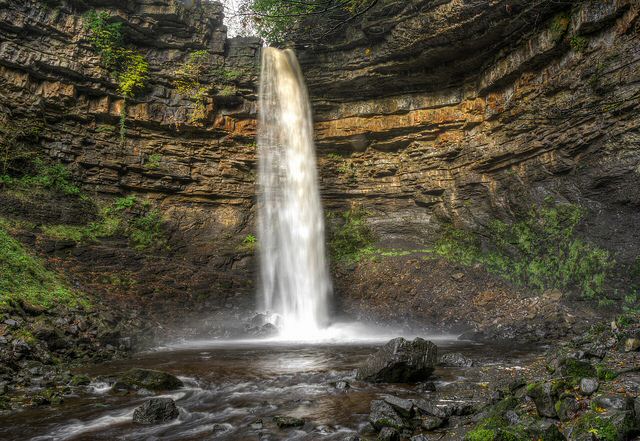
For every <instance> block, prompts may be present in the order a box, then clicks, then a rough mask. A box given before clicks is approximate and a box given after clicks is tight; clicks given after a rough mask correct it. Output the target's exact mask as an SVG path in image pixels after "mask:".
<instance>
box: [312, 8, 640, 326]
mask: <svg viewBox="0 0 640 441" xmlns="http://www.w3.org/2000/svg"><path fill="white" fill-rule="evenodd" d="M639 12H640V9H639V5H638V3H637V2H633V1H624V0H606V1H574V2H570V1H568V2H555V1H544V0H540V1H534V2H531V1H493V2H475V1H470V2H466V1H455V0H452V1H411V2H406V3H405V2H391V3H389V2H383V3H379V4H377V5H376V6H375V8H374V9H372V11H371V12H370V13H368V14H367V15H365V16H364V17H362V18H359V19H358V20H356V21H354V22H353V23H352V24H351V25H350V26H349V28H348V29H346V30H345V31H343V32H342V33H340V34H338V35H336V36H335V37H334V39H333V40H331V42H330V43H325V44H319V43H318V44H315V45H313V44H312V45H311V46H310V47H309V48H307V49H305V48H302V49H301V55H300V57H301V63H302V66H303V70H304V72H305V76H306V78H307V81H308V84H309V87H310V93H311V96H312V99H313V101H314V108H315V111H316V129H317V144H318V148H319V150H320V152H321V153H320V156H321V157H322V158H323V159H322V160H321V161H320V166H321V173H322V186H323V195H324V199H325V201H326V205H327V206H328V207H329V208H331V209H337V210H345V209H348V208H349V207H351V206H354V205H360V206H362V207H365V208H366V209H367V211H368V212H369V214H370V216H369V218H368V223H369V224H370V225H371V226H372V228H373V229H374V230H375V232H376V233H377V234H378V238H379V240H380V243H382V244H383V245H387V246H391V247H396V248H397V247H398V245H399V244H404V246H405V247H408V248H414V249H415V248H420V247H423V246H425V245H426V244H429V243H432V242H433V241H434V239H435V238H437V237H439V236H440V235H441V232H442V228H443V226H447V225H453V226H455V227H457V228H464V229H468V230H472V231H477V232H480V233H482V232H483V230H484V228H485V227H486V226H487V225H488V224H489V222H491V220H492V219H496V218H498V219H513V217H514V216H516V215H518V214H521V213H523V212H526V211H527V210H528V208H529V207H530V206H531V204H533V203H536V202H537V203H540V202H542V201H543V200H545V199H546V198H551V199H553V200H555V201H556V202H570V203H574V204H577V205H580V206H582V207H584V208H585V209H586V210H587V214H586V215H585V221H584V222H583V223H582V224H581V226H580V228H581V234H582V235H583V236H584V237H587V238H588V239H589V240H591V241H593V242H595V243H597V244H599V245H601V246H603V247H605V248H607V249H608V250H610V251H611V252H612V256H614V258H615V259H616V261H617V262H618V265H619V266H618V269H619V273H618V274H617V275H616V277H614V278H613V279H615V280H612V282H611V283H614V284H616V287H617V288H619V290H620V291H625V290H628V289H629V287H630V286H632V283H631V282H632V281H631V279H630V277H631V276H630V271H629V270H628V268H630V267H631V266H632V265H634V262H637V260H636V259H637V258H638V255H640V235H639V234H638V232H637V228H636V227H635V226H634V225H637V224H638V219H639V217H638V213H639V208H640V191H639V190H638V188H640V168H639V167H640V132H639V129H640V118H638V106H639V104H640V95H639V91H640V83H639V79H640V53H639V52H638V48H639V47H640V44H639V39H638V35H639V33H638V29H639V28H638V26H639V22H638V14H639ZM400 259H402V258H400ZM376 265H377V266H376ZM390 265H391V266H389V264H376V263H373V264H367V263H361V264H359V265H357V266H356V267H355V268H354V269H352V270H349V271H346V272H345V273H343V274H342V277H341V278H340V279H339V280H340V281H339V282H338V286H339V291H340V293H339V297H340V298H341V299H346V300H345V301H346V303H345V305H344V307H345V308H346V309H347V310H350V311H359V312H362V311H363V310H368V311H376V314H377V315H378V316H384V317H387V318H388V317H395V318H404V317H407V316H415V315H418V316H420V317H422V318H423V320H426V321H427V322H430V323H438V322H441V321H444V322H449V323H452V322H453V321H455V320H458V318H459V317H460V314H454V315H453V316H448V313H446V312H445V311H451V310H458V311H464V313H463V315H465V314H468V317H462V320H463V321H465V320H470V321H475V322H476V323H478V322H481V321H483V320H486V321H487V323H490V322H491V321H493V320H494V319H495V320H502V318H500V315H501V313H500V310H501V308H502V307H505V305H506V303H504V302H502V303H500V302H498V303H500V304H501V305H502V306H498V304H497V303H490V304H489V306H490V305H494V306H495V309H494V308H489V306H487V302H486V301H485V302H483V299H484V300H486V297H487V295H488V296H489V297H491V298H496V297H500V296H501V295H502V294H501V293H502V292H503V291H502V288H499V287H497V286H495V285H493V287H491V285H492V283H493V282H491V283H489V285H487V284H485V283H484V282H482V277H476V279H475V280H477V281H478V283H477V285H476V286H475V287H472V288H470V291H469V292H466V290H467V286H461V285H460V283H456V281H454V280H452V279H451V278H450V277H449V276H450V275H451V274H455V273H456V271H459V270H460V268H458V269H455V268H453V269H450V270H449V271H445V272H444V276H443V272H442V269H441V268H440V269H439V267H438V265H434V264H433V263H430V262H425V261H424V260H423V259H420V258H418V259H415V257H414V258H404V263H403V264H395V263H393V264H390ZM372 266H373V268H372ZM376 268H377V269H376ZM463 271H465V272H466V270H464V269H463ZM380 273H382V274H384V275H382V276H380V277H378V275H379V274H380ZM636 282H637V281H636ZM465 285H466V284H465ZM420 286H422V288H416V287H420ZM405 288H406V289H405ZM462 292H465V294H464V295H463V294H461V293H462ZM400 293H406V294H400ZM487 293H490V294H487ZM508 296H509V295H508ZM510 296H511V297H512V298H517V296H516V295H515V294H511V295H510ZM470 300H471V301H472V302H474V303H476V301H477V303H478V304H480V305H482V306H481V307H478V308H475V307H471V308H469V301H470ZM537 301H538V300H536V302H537ZM525 303H526V302H525ZM379 305H385V306H384V307H379ZM489 309H490V310H491V311H493V312H492V313H491V314H489V317H486V318H482V317H480V315H482V314H481V313H482V311H486V310H489ZM518 309H519V311H520V312H519V313H517V314H516V316H515V317H513V318H512V321H514V322H519V321H520V323H524V322H526V321H527V320H529V319H531V318H533V317H535V316H536V315H538V314H540V315H543V314H542V313H540V311H539V308H536V307H533V308H532V307H531V306H530V305H528V304H520V305H519V306H518V307H517V308H516V310H518ZM561 315H562V314H561ZM445 316H448V317H445ZM469 316H470V317H469ZM489 326H491V325H489ZM543 332H544V331H543Z"/></svg>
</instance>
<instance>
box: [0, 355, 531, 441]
mask: <svg viewBox="0 0 640 441" xmlns="http://www.w3.org/2000/svg"><path fill="white" fill-rule="evenodd" d="M439 346H440V347H441V348H442V351H443V352H446V351H453V350H455V351H461V352H464V353H465V354H467V355H469V356H471V357H473V358H475V359H476V360H482V363H483V364H491V363H500V364H501V365H504V367H505V368H506V369H513V368H514V367H515V366H517V365H518V363H520V362H521V361H522V360H523V359H524V358H528V357H531V352H530V351H529V350H525V349H523V348H520V349H513V348H511V349H508V348H507V349H504V348H501V350H494V349H490V350H488V348H486V347H484V346H480V345H473V344H470V343H461V342H449V343H444V342H440V343H439ZM374 350H375V347H374V346H371V345H356V344H352V345H348V346H338V345H331V346H326V345H325V346H306V347H305V346H275V345H274V346H271V345H260V346H258V345H253V346H250V345H244V346H240V347H229V346H218V347H209V348H203V347H198V348H191V349H181V350H179V349H172V350H163V351H155V352H150V353H146V354H141V355H139V356H137V357H136V358H134V359H132V360H123V361H118V362H113V363H110V364H104V365H100V366H96V367H95V368H92V369H90V370H89V372H88V373H89V374H90V375H92V376H98V375H107V374H113V373H115V372H120V371H124V370H127V369H130V368H131V367H143V368H152V369H160V370H165V371H168V372H171V373H173V374H176V375H178V376H179V377H180V378H181V379H182V380H183V381H184V383H185V387H184V388H182V389H180V390H178V391H175V392H173V393H170V394H164V395H162V396H168V397H171V398H173V399H174V400H176V403H177V405H178V407H179V409H180V416H179V418H178V419H177V420H175V421H172V422H170V423H168V424H163V425H154V426H140V425H136V424H133V423H132V422H131V417H132V413H133V409H134V408H135V407H136V406H138V405H140V404H141V403H142V402H144V401H145V399H147V398H148V396H149V395H145V394H137V395H129V396H118V395H113V394H111V393H110V392H107V390H106V388H105V386H104V384H102V385H101V384H93V385H92V386H91V387H90V388H88V390H87V393H85V394H82V395H81V396H69V397H66V399H65V403H64V404H63V405H62V406H59V407H43V408H34V409H27V410H24V411H21V412H18V413H14V414H13V415H5V416H3V417H0V439H11V440H27V439H36V440H41V441H44V440H115V439H118V440H120V439H123V440H129V439H130V440H140V439H145V440H146V439H150V440H153V439H162V440H202V439H221V440H245V439H246V440H257V439H265V440H281V439H300V440H312V439H319V438H320V437H321V438H322V439H327V440H333V439H343V438H344V437H345V435H346V434H347V433H353V432H356V431H359V430H360V429H362V428H363V427H365V426H366V425H367V423H366V418H367V414H368V411H369V403H370V401H371V400H372V399H375V398H376V397H377V396H379V395H381V394H384V393H391V394H398V395H402V396H406V397H415V396H418V395H419V392H417V390H416V388H415V386H411V385H369V384H365V383H359V382H356V381H355V380H354V373H355V368H356V367H357V365H358V364H359V363H360V362H361V361H362V360H363V359H364V358H365V357H366V356H367V355H368V354H370V353H371V352H373V351H374ZM498 357H499V358H498ZM465 375H467V374H466V373H465V371H464V370H460V369H439V370H437V371H436V376H437V377H438V381H439V385H440V386H441V387H445V386H446V385H447V384H453V383H456V382H460V381H461V380H462V381H464V379H465ZM340 380H347V381H349V382H350V383H351V384H352V386H353V387H352V388H351V389H349V390H346V391H344V390H339V389H337V388H336V387H335V383H336V382H337V381H340ZM422 394H423V395H424V393H422ZM274 415H290V416H296V417H301V418H304V419H305V420H306V421H307V424H306V425H305V426H304V427H303V428H301V430H295V429H287V430H280V429H278V428H276V427H275V425H274V424H273V423H272V421H271V417H273V416H274ZM257 420H262V428H260V424H252V423H255V422H256V421H257Z"/></svg>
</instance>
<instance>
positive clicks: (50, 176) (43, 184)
mask: <svg viewBox="0 0 640 441" xmlns="http://www.w3.org/2000/svg"><path fill="white" fill-rule="evenodd" d="M30 167H31V168H32V170H33V174H25V175H23V176H21V177H11V176H7V175H4V176H2V177H0V180H1V181H2V183H3V184H4V185H5V186H7V187H9V188H13V189H18V190H31V189H34V188H45V189H49V190H53V191H56V192H59V193H62V194H64V195H67V196H80V188H79V187H78V186H76V185H75V184H74V183H73V182H72V180H71V173H69V170H68V169H67V168H66V167H65V166H64V165H62V164H56V163H53V164H52V163H48V162H45V161H43V160H42V159H39V158H36V159H34V160H33V161H32V162H31V164H30Z"/></svg>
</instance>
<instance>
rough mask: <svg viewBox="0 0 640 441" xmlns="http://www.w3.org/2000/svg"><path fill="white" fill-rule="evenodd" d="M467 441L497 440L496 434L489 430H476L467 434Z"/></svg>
mask: <svg viewBox="0 0 640 441" xmlns="http://www.w3.org/2000/svg"><path fill="white" fill-rule="evenodd" d="M465 439H466V440H467V441H493V440H495V439H496V432H495V430H489V429H474V430H472V431H470V432H468V433H467V436H466V437H465Z"/></svg>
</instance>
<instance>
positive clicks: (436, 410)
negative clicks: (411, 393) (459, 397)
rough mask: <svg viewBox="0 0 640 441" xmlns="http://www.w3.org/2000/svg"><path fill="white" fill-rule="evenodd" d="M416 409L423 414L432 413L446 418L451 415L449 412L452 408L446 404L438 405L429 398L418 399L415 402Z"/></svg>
mask: <svg viewBox="0 0 640 441" xmlns="http://www.w3.org/2000/svg"><path fill="white" fill-rule="evenodd" d="M414 404H415V406H416V409H418V412H420V414H422V415H431V416H435V417H438V418H442V419H446V418H448V417H449V416H450V413H449V412H448V411H449V410H450V409H449V408H446V407H444V406H437V405H436V404H435V403H433V402H432V401H428V400H416V401H415V402H414Z"/></svg>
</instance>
